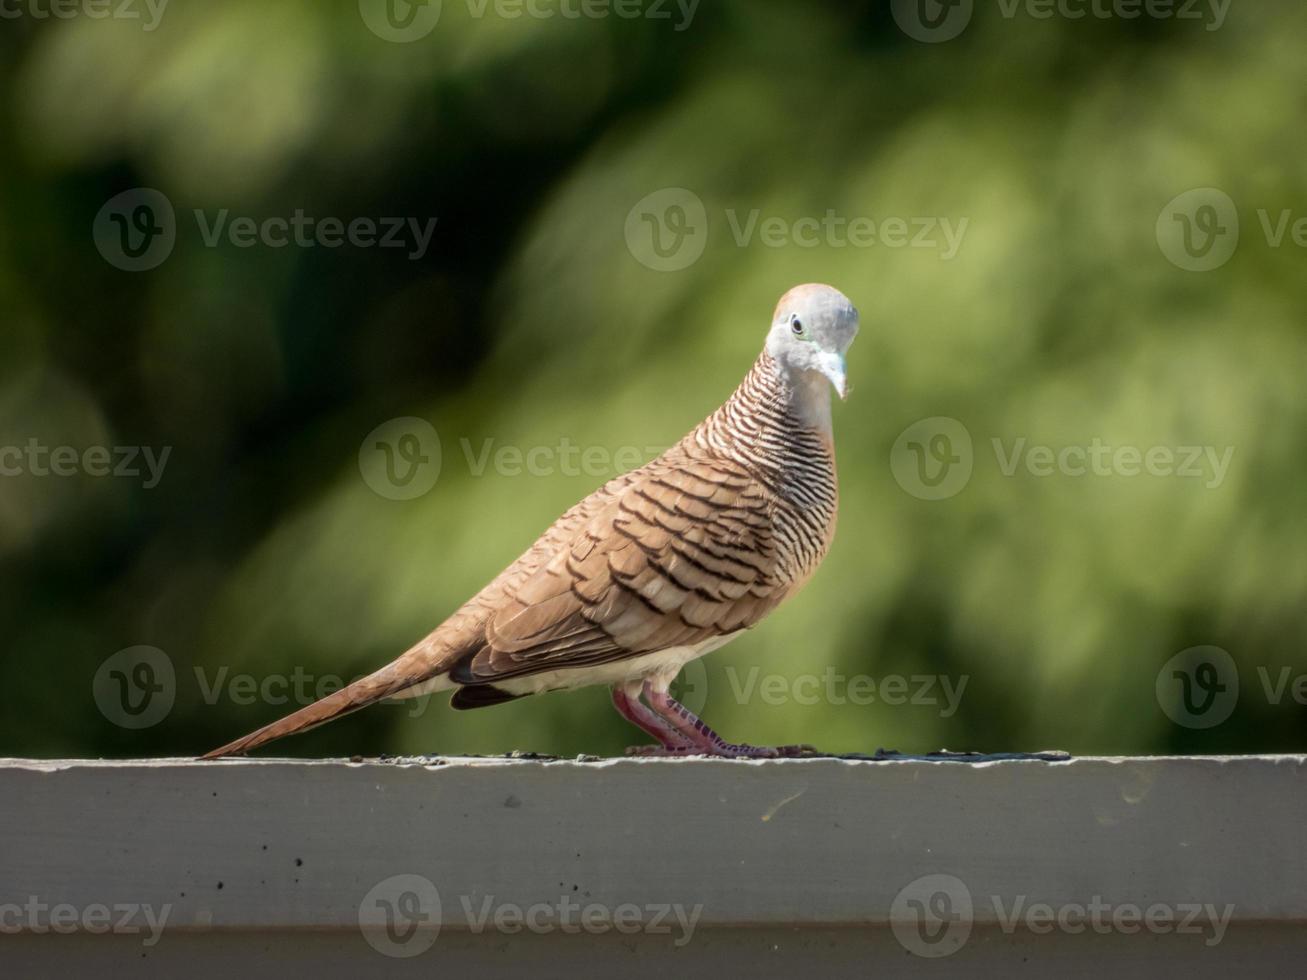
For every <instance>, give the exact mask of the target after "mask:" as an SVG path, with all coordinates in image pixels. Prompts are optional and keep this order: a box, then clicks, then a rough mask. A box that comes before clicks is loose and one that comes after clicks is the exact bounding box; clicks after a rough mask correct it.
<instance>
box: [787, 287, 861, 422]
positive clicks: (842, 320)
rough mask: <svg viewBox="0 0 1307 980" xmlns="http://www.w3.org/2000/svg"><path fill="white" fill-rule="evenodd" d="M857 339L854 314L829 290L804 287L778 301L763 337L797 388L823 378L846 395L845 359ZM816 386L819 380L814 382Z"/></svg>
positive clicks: (842, 298) (844, 299) (842, 297)
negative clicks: (768, 327)
mask: <svg viewBox="0 0 1307 980" xmlns="http://www.w3.org/2000/svg"><path fill="white" fill-rule="evenodd" d="M857 334H858V311H857V308H856V307H854V305H853V304H852V303H851V302H849V298H848V297H847V296H845V295H844V294H843V293H841V292H840V291H839V290H838V289H836V288H834V287H833V286H824V285H822V284H820V283H808V284H807V285H804V286H795V287H794V288H793V289H791V290H790V291H789V292H788V293H786V294H785V295H784V296H782V297H781V301H780V302H779V303H778V304H777V305H776V313H775V314H774V315H773V316H772V324H771V331H770V333H768V334H767V352H768V353H769V354H771V356H772V357H773V358H775V360H776V362H777V363H778V364H779V365H780V367H781V370H782V371H784V372H785V373H786V375H787V376H788V377H789V378H790V379H791V380H792V381H794V382H795V383H798V382H800V381H803V380H807V379H812V378H815V377H816V376H817V375H820V376H822V377H825V378H826V379H827V380H829V381H830V383H831V384H832V385H833V386H834V388H835V390H836V391H837V392H838V393H839V396H840V397H841V398H843V397H844V396H845V395H847V394H848V379H847V377H846V375H845V369H844V355H845V353H846V352H847V351H848V349H849V345H850V344H852V343H853V338H854V337H856V336H857ZM817 380H818V381H820V379H819V378H818V379H817Z"/></svg>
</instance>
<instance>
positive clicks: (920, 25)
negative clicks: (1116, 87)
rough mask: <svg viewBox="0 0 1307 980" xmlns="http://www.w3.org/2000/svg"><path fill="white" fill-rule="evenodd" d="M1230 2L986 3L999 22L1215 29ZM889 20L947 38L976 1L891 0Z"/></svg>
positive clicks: (921, 35)
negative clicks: (1152, 23) (1144, 23)
mask: <svg viewBox="0 0 1307 980" xmlns="http://www.w3.org/2000/svg"><path fill="white" fill-rule="evenodd" d="M1231 2H1232V0H998V2H997V4H996V5H988V4H987V6H989V7H990V9H991V10H996V11H997V13H998V15H999V16H1000V17H1002V18H1003V19H1004V20H1015V19H1016V18H1017V17H1018V16H1021V15H1024V16H1025V17H1028V18H1029V19H1031V20H1037V21H1039V20H1044V21H1047V20H1053V19H1055V18H1056V19H1061V20H1071V21H1078V20H1085V19H1091V20H1123V21H1134V20H1141V19H1142V20H1174V21H1185V22H1189V23H1194V22H1197V23H1201V24H1202V27H1203V30H1205V31H1216V30H1220V28H1221V26H1222V25H1224V24H1225V18H1226V15H1227V14H1228V13H1229V10H1230V4H1231ZM890 11H891V13H892V14H893V16H894V22H895V23H896V24H898V26H899V29H900V30H901V31H903V33H904V34H906V35H908V37H910V38H912V39H913V40H916V41H923V42H925V43H926V44H939V43H941V42H944V41H951V40H953V39H954V38H955V37H957V36H958V35H960V34H961V33H962V32H963V31H965V30H966V29H967V26H968V25H969V24H970V23H971V20H972V17H973V16H974V14H975V11H976V3H975V0H890Z"/></svg>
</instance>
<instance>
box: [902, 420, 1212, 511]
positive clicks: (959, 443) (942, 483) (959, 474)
mask: <svg viewBox="0 0 1307 980" xmlns="http://www.w3.org/2000/svg"><path fill="white" fill-rule="evenodd" d="M990 446H991V447H992V449H993V453H994V461H995V462H996V463H997V465H998V471H999V473H1000V474H1001V475H1002V476H1004V477H1007V478H1012V477H1016V476H1017V475H1018V474H1019V473H1020V474H1021V475H1025V476H1031V477H1036V478H1040V479H1044V478H1048V477H1054V476H1060V477H1070V478H1073V479H1078V478H1087V477H1138V476H1150V477H1165V478H1176V479H1186V480H1201V481H1202V485H1203V487H1204V489H1207V490H1216V489H1219V488H1220V487H1221V485H1222V484H1223V483H1224V482H1225V478H1226V476H1227V475H1228V474H1229V472H1230V464H1231V463H1232V462H1233V461H1234V446H1224V447H1220V448H1219V449H1218V447H1216V446H1200V445H1175V446H1170V445H1154V446H1134V445H1129V444H1124V445H1112V444H1110V443H1107V442H1104V441H1103V439H1101V438H1100V437H1098V436H1095V437H1094V438H1093V439H1091V440H1090V441H1089V442H1088V443H1085V444H1071V445H1062V446H1050V445H1045V444H1042V443H1032V442H1030V441H1029V440H1028V439H1026V438H1025V437H1024V436H1022V437H1020V438H1017V439H1011V440H1005V439H1001V438H998V437H995V438H992V439H990ZM974 463H975V456H974V453H973V450H972V443H971V433H970V431H969V430H968V429H967V427H966V426H965V425H963V424H962V423H961V422H959V421H958V420H957V419H952V418H947V417H944V416H935V417H933V418H928V419H922V420H920V421H918V422H914V423H912V424H911V425H909V426H908V427H907V428H906V429H904V430H903V431H902V432H901V433H900V434H899V437H898V439H896V440H895V442H894V447H893V449H892V450H891V451H890V471H891V472H892V473H893V474H894V479H895V481H896V482H897V483H898V485H899V486H900V487H902V488H903V489H904V490H906V491H907V492H908V493H910V494H911V495H912V496H914V497H917V498H918V499H920V500H945V499H947V498H949V497H954V496H956V495H957V494H959V493H961V492H962V490H963V489H964V488H965V487H966V485H967V483H968V481H969V480H970V479H971V474H972V470H973V468H974Z"/></svg>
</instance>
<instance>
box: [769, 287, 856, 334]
mask: <svg viewBox="0 0 1307 980" xmlns="http://www.w3.org/2000/svg"><path fill="white" fill-rule="evenodd" d="M793 315H798V316H800V317H806V318H808V319H809V320H823V321H826V322H829V323H832V324H839V325H841V326H847V327H852V328H853V329H854V330H856V329H857V324H858V310H857V308H856V307H855V306H854V305H853V303H852V302H851V301H850V300H849V298H848V297H847V296H845V295H844V294H843V293H842V292H840V291H839V290H838V289H836V288H835V287H834V286H827V285H825V284H823V283H807V284H805V285H803V286H795V287H794V288H793V289H791V290H790V291H789V292H788V293H786V294H785V295H784V296H782V297H781V301H780V302H779V303H778V304H777V305H776V315H775V318H774V319H775V320H777V321H779V320H787V319H789V318H790V317H791V316H793Z"/></svg>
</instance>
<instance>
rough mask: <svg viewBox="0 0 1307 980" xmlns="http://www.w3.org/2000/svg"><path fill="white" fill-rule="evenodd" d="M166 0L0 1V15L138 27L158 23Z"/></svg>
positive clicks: (153, 26)
mask: <svg viewBox="0 0 1307 980" xmlns="http://www.w3.org/2000/svg"><path fill="white" fill-rule="evenodd" d="M167 6H168V0H0V18H3V19H5V20H17V19H19V18H20V17H29V18H31V19H32V20H49V19H51V18H54V19H55V20H72V19H73V18H75V17H85V18H86V19H87V20H106V19H109V18H112V19H113V20H139V21H140V22H141V30H143V31H147V32H148V31H152V30H154V29H155V28H156V27H158V26H159V21H160V20H162V19H163V12H164V10H165V9H166V8H167Z"/></svg>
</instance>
